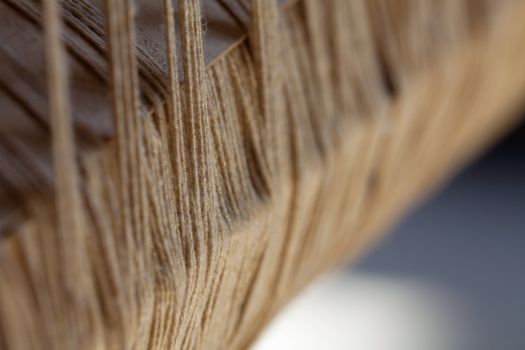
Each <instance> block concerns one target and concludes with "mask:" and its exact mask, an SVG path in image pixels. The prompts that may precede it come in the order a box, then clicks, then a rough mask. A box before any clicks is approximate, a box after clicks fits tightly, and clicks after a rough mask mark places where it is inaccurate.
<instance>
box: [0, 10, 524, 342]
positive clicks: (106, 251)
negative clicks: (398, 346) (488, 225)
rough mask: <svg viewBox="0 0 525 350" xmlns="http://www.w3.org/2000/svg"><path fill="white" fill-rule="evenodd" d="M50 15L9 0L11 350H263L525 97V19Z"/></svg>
mask: <svg viewBox="0 0 525 350" xmlns="http://www.w3.org/2000/svg"><path fill="white" fill-rule="evenodd" d="M42 5H43V6H41V7H40V6H39V3H38V2H33V1H30V0H0V60H1V61H2V62H0V63H2V64H0V123H1V125H2V128H5V129H2V130H0V132H1V135H2V137H1V138H0V209H1V211H0V214H2V215H0V219H2V220H4V217H5V218H6V219H5V222H6V223H7V224H6V225H3V222H4V221H1V222H0V223H1V225H0V349H2V350H3V349H6V350H8V349H9V350H10V349H246V348H249V346H250V345H251V344H252V343H253V341H254V340H255V339H256V338H257V336H258V335H259V334H260V332H261V330H262V329H264V327H265V326H266V325H267V324H268V322H270V321H271V319H272V318H273V316H274V315H275V314H276V313H277V312H278V311H279V310H280V309H281V308H282V307H283V305H285V304H286V303H287V302H288V301H289V300H290V298H292V297H293V296H294V295H295V294H296V293H297V292H299V291H300V290H301V289H302V288H303V287H304V286H305V285H306V284H307V283H309V282H310V281H311V280H312V279H313V278H314V277H315V276H317V275H318V274H320V273H322V272H324V271H326V270H328V269H332V268H334V267H335V266H337V265H339V264H341V263H343V262H348V261H352V260H355V259H357V258H358V257H359V256H361V255H362V254H364V253H365V252H366V251H367V250H368V249H369V247H370V246H371V245H372V244H374V242H376V241H377V240H378V239H380V238H381V237H382V234H384V233H385V232H386V229H387V228H388V227H389V226H391V225H392V224H393V223H394V222H395V220H397V219H398V218H399V217H400V215H402V214H403V213H404V212H405V211H406V210H407V208H409V207H410V206H413V205H415V204H416V203H417V202H418V201H419V200H421V199H422V198H424V196H426V195H427V194H428V193H429V192H430V191H432V190H433V189H434V188H436V186H438V185H439V184H441V183H442V182H443V181H444V180H446V179H447V178H448V177H449V176H450V175H451V174H453V173H454V171H455V170H456V169H458V167H460V166H461V165H463V164H464V163H465V162H466V161H468V160H469V159H471V158H472V157H474V156H475V155H477V154H478V153H479V152H480V151H482V150H483V149H484V148H485V147H486V146H487V145H489V144H490V143H491V142H492V141H493V140H495V139H496V138H497V137H498V136H499V135H501V134H502V133H503V132H505V131H506V130H508V129H509V128H510V127H512V125H513V124H514V123H515V122H516V113H514V109H516V108H517V107H520V104H521V103H522V98H523V96H524V93H525V68H524V66H523V61H524V59H525V45H523V44H522V43H523V42H525V18H524V14H525V3H524V2H523V1H519V0H501V1H489V0H479V1H478V0H458V1H456V0H446V1H437V0H436V1H435V0H372V1H366V0H353V1H348V0H326V1H319V0H298V1H289V2H287V3H286V4H285V5H284V7H283V6H282V3H279V4H278V3H277V2H274V1H267V0H253V1H242V2H234V1H229V0H228V1H226V0H224V1H219V2H215V1H198V0H179V1H176V2H172V1H170V0H158V1H157V2H149V1H136V2H135V1H128V0H105V1H100V2H98V1H89V0H82V1H69V0H66V1H57V0H45V1H43V2H42ZM210 9H211V10H213V9H215V10H216V11H219V12H218V13H220V14H221V15H220V16H219V17H217V18H219V19H225V18H227V17H228V16H232V17H235V18H233V19H231V21H230V22H228V23H227V24H229V25H230V27H228V26H223V27H221V28H220V29H221V30H217V29H216V28H217V23H215V22H213V21H204V20H203V18H204V17H206V18H212V19H213V18H215V17H213V15H212V14H210V13H206V11H210ZM215 10H214V11H215ZM221 11H222V12H221ZM221 16H223V17H221ZM214 28H215V29H214ZM232 28H233V29H232ZM239 28H242V30H244V31H247V32H246V33H244V34H245V35H246V37H245V38H244V39H242V38H241V37H240V36H239V37H234V38H231V41H229V42H231V46H230V47H228V48H226V49H225V51H224V52H222V53H220V54H219V55H217V56H214V59H213V60H207V57H209V53H208V54H207V50H210V47H209V45H214V43H211V44H210V42H209V38H220V37H221V35H223V36H227V35H228V33H230V30H231V32H233V33H237V31H238V30H239ZM215 30H217V31H215ZM13 33H17V37H18V38H20V39H19V40H11V39H9V40H7V38H8V37H9V35H13ZM28 43H32V45H28ZM38 53H40V56H39V55H38ZM42 57H45V64H43V65H42V63H41V62H40V61H39V60H40V59H41V58H42ZM210 62H211V63H210ZM206 64H207V65H206ZM43 72H45V74H44V73H43ZM41 106H45V107H46V108H44V110H45V111H48V112H44V110H42V109H41V108H40V107H41ZM51 159H52V162H51ZM49 169H52V171H51V172H50V171H49ZM44 184H47V185H44ZM35 188H38V191H36V190H35ZM4 208H5V210H4ZM4 212H6V213H7V214H6V215H5V216H4V215H3V213H4ZM13 213H14V214H13ZM13 217H15V218H16V220H12V219H11V218H13Z"/></svg>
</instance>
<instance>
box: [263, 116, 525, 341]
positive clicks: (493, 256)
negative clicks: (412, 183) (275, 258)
mask: <svg viewBox="0 0 525 350" xmlns="http://www.w3.org/2000/svg"><path fill="white" fill-rule="evenodd" d="M255 349H256V350H280V349H286V350H290V349H301V350H309V349H330V350H332V349H334V350H337V349H357V350H434V349H436V350H471V349H472V350H524V349H525V123H522V125H521V126H520V127H518V128H517V129H516V130H515V131H514V132H512V133H511V134H510V135H508V136H507V137H506V138H505V139H504V140H503V141H502V142H500V144H498V145H497V146H496V147H494V148H493V149H492V150H490V151H489V152H488V153H486V154H485V155H484V156H483V157H482V158H481V159H480V160H479V161H477V162H476V163H474V164H471V165H470V166H469V167H467V168H466V169H465V170H464V171H463V172H461V173H460V174H458V176H457V177H456V178H455V179H454V180H453V181H451V182H450V183H449V184H448V185H447V186H445V187H444V188H443V189H442V190H441V191H439V192H438V193H436V194H435V195H434V196H433V197H432V198H429V200H428V201H427V202H426V203H425V204H424V205H422V206H420V207H419V208H417V209H416V210H414V211H413V212H411V213H409V214H408V215H407V216H406V217H405V219H404V220H403V221H401V222H400V223H399V225H398V226H397V227H396V228H394V229H393V232H391V234H390V235H389V236H388V238H387V239H386V240H384V241H382V242H380V243H379V245H378V246H376V247H375V249H374V250H373V251H371V252H370V253H369V254H367V255H366V256H365V257H364V258H363V259H362V260H361V261H360V262H359V264H358V265H357V266H355V265H354V266H352V267H349V268H347V270H346V271H339V272H336V273H333V274H331V275H328V276H322V277H320V279H319V280H317V281H316V282H314V283H313V284H312V285H311V286H310V287H309V288H308V289H307V290H305V291H304V292H303V293H302V294H301V295H300V296H298V297H297V298H296V299H295V300H294V301H292V303H291V304H290V305H288V307H287V308H286V309H285V310H284V311H283V312H282V313H281V314H280V315H278V317H277V318H276V319H275V321H274V322H273V323H272V324H271V325H270V327H269V328H268V329H267V330H266V332H265V333H264V334H263V336H262V337H261V339H260V340H259V342H258V343H257V344H256V346H255Z"/></svg>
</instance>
